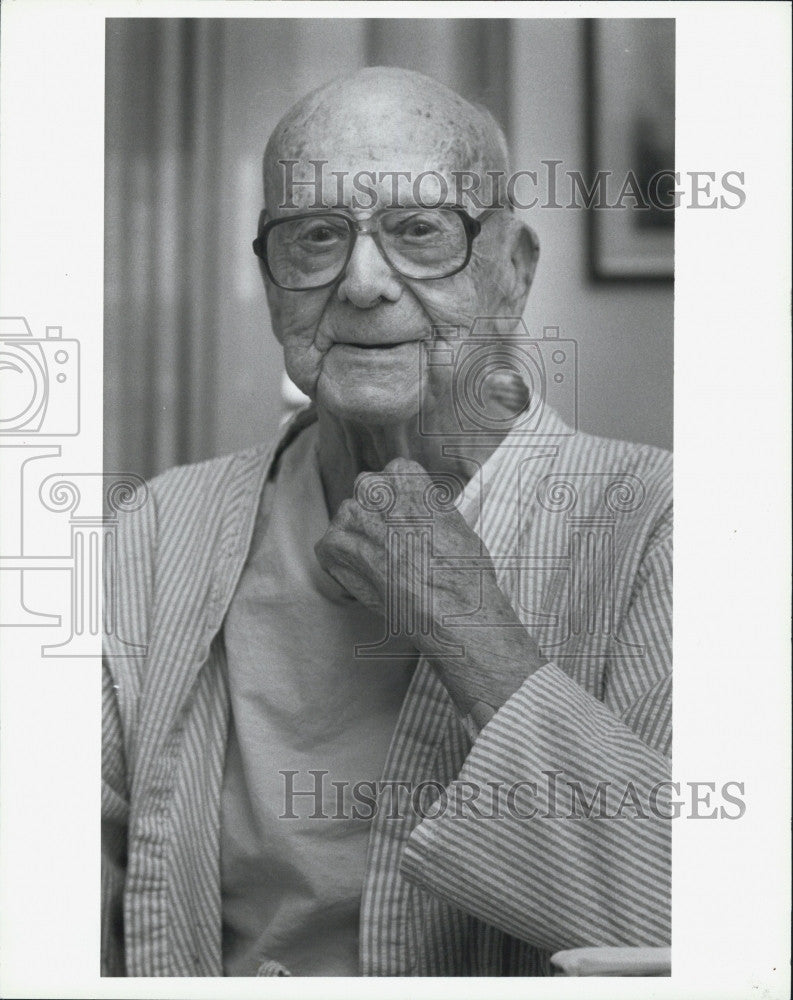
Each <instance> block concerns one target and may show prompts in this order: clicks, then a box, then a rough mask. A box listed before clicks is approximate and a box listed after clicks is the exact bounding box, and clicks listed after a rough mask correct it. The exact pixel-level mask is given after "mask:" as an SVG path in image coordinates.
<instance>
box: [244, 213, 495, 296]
mask: <svg viewBox="0 0 793 1000" xmlns="http://www.w3.org/2000/svg"><path fill="white" fill-rule="evenodd" d="M406 207H408V206H406ZM500 207H501V206H497V207H494V208H488V209H486V210H485V211H484V212H482V214H481V215H479V216H477V218H474V217H473V216H472V215H469V214H468V212H466V211H465V209H464V208H458V207H457V206H456V205H439V206H438V207H437V208H431V209H425V210H424V211H429V212H454V214H455V215H458V216H459V217H460V218H461V219H462V222H463V227H464V228H465V235H466V238H467V240H468V245H467V248H466V251H465V259H464V260H463V262H462V264H459V265H458V266H456V267H454V268H452V270H451V271H448V272H446V273H445V274H436V275H433V276H432V277H431V278H413V277H411V276H410V275H407V274H403V273H402V271H400V269H399V268H398V267H397V266H396V264H394V263H393V261H392V260H391V259H390V258H389V256H388V254H387V253H386V251H385V250H384V249H383V246H382V244H381V242H380V225H379V219H380V217H381V216H382V215H384V214H385V213H386V212H393V211H399V209H389V208H386V209H383V210H382V212H379V213H377V214H376V215H373V216H370V217H369V218H368V219H362V220H360V221H359V220H358V219H354V218H353V217H352V216H350V215H347V214H346V213H344V212H335V211H328V212H302V213H301V214H300V215H289V216H286V217H284V218H281V219H271V220H270V221H269V222H266V223H265V224H264V225H263V226H261V227H260V229H259V235H258V236H257V237H256V239H255V240H254V241H253V252H254V253H255V254H256V256H257V257H258V258H259V260H261V262H262V264H263V265H264V270H265V273H266V274H267V277H268V278H269V279H270V281H272V283H273V284H274V285H276V286H277V287H278V288H283V289H284V290H285V291H287V292H316V291H318V290H319V289H320V288H330V287H331V286H332V285H335V284H336V282H338V281H340V280H341V278H342V277H343V276H344V272H345V271H346V270H347V265H348V264H349V263H350V259H351V257H352V254H353V251H354V250H355V243H356V241H357V239H358V234H359V233H363V234H366V235H369V236H371V237H372V239H373V240H374V242H375V245H376V246H377V249H378V250H379V251H380V254H381V256H382V257H383V259H384V260H385V262H386V263H387V264H388V266H389V267H391V268H393V269H394V270H395V271H396V272H397V274H399V275H401V276H402V277H403V278H406V279H407V280H408V281H438V280H440V279H441V278H451V277H452V275H454V274H459V273H460V271H463V270H465V268H466V267H468V263H469V261H470V260H471V252H472V250H473V245H474V240H475V239H476V237H477V236H478V235H479V234H480V232H481V231H482V224H483V223H484V222H485V221H486V220H487V219H488V218H489V216H491V215H492V214H493V213H494V212H496V211H498V208H500ZM416 209H417V211H421V207H420V206H416ZM263 215H264V213H262V216H263ZM319 216H322V217H323V218H332V219H342V220H343V221H344V222H345V223H346V224H347V227H348V229H349V231H350V235H351V239H350V245H349V247H348V248H347V256H346V258H345V260H344V263H343V264H342V265H341V267H340V268H339V273H338V274H337V275H336V277H335V278H333V280H332V281H326V282H324V283H323V284H321V285H311V286H310V287H308V288H294V287H292V286H290V285H282V284H281V282H280V281H277V280H276V278H275V277H274V275H273V272H272V271H271V270H270V264H269V262H268V260H267V234H268V233H269V232H270V230H271V229H275V227H276V226H278V225H281V224H282V223H284V222H297V221H298V220H299V219H316V218H317V217H319ZM372 220H378V221H377V225H375V226H369V225H368V224H369V223H370V222H372Z"/></svg>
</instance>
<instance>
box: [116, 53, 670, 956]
mask: <svg viewBox="0 0 793 1000" xmlns="http://www.w3.org/2000/svg"><path fill="white" fill-rule="evenodd" d="M318 164H322V171H321V172H320V173H318V166H317V165H318ZM506 170H507V161H506V152H505V143H504V140H503V136H502V135H501V133H500V130H499V129H498V127H497V125H496V124H495V122H494V121H493V120H492V118H491V117H490V116H489V115H488V114H487V113H486V112H484V111H482V110H480V109H478V108H475V107H473V106H471V105H470V104H468V103H467V102H465V101H464V100H462V99H461V98H460V97H459V96H457V95H456V94H454V93H453V92H451V91H449V90H447V89H445V88H444V87H442V86H440V85H439V84H437V83H436V82H434V81H432V80H430V79H428V78H426V77H423V76H419V75H417V74H413V73H407V72H404V71H399V70H394V69H381V68H378V69H368V70H364V71H361V72H359V73H358V74H356V75H355V76H353V77H351V78H349V79H344V80H340V81H336V82H333V83H331V84H330V85H328V86H326V87H324V88H322V89H320V90H319V91H316V92H314V93H312V94H310V95H309V96H308V97H306V98H305V99H303V100H302V101H301V102H299V103H298V104H297V105H296V106H295V107H294V108H293V109H292V110H291V111H290V112H289V113H288V114H287V115H286V117H285V118H284V119H283V120H282V121H281V122H280V123H279V125H278V126H277V127H276V129H275V131H274V132H273V135H272V136H271V138H270V141H269V143H268V146H267V150H266V153H265V161H264V186H265V209H264V211H263V212H262V217H261V219H260V225H259V234H258V237H257V239H256V241H255V250H256V253H257V254H258V256H259V258H260V264H261V268H262V273H263V278H264V284H265V288H266V292H267V299H268V303H269V307H270V313H271V316H272V322H273V329H274V331H275V334H276V336H277V337H278V339H279V341H280V342H281V344H282V346H283V351H284V359H285V364H286V369H287V372H288V373H289V375H290V376H291V378H292V380H293V381H294V382H295V383H296V384H297V385H298V386H299V387H300V388H301V389H302V390H303V391H304V392H305V393H306V394H307V395H308V396H309V397H310V398H311V401H312V405H311V407H310V408H308V409H307V410H305V411H304V412H302V413H300V414H298V416H297V417H296V418H295V419H294V420H293V421H292V423H291V424H290V425H289V426H288V427H287V428H286V430H285V432H284V433H283V434H282V436H281V438H280V440H279V441H278V442H277V443H276V445H275V446H274V447H267V448H261V449H254V450H252V451H249V452H245V453H242V454H239V455H234V456H230V457H227V458H223V459H218V460H214V461H212V462H208V463H204V464H202V465H198V466H191V467H186V468H180V469H176V470H172V471H171V472H169V473H166V474H165V475H164V476H161V477H160V478H158V479H157V480H155V481H154V482H153V483H152V484H151V487H150V496H149V501H148V503H147V504H146V505H145V506H144V507H143V508H142V509H141V510H140V511H139V512H137V513H135V514H132V515H130V516H129V518H128V520H127V522H126V523H125V524H124V526H123V535H122V544H121V549H120V552H119V560H118V566H119V576H120V579H119V582H118V592H117V593H116V594H114V595H113V598H114V606H115V607H117V608H118V609H119V619H120V620H119V625H118V628H117V629H115V630H114V636H118V637H119V638H114V637H112V636H111V638H110V640H109V641H108V649H107V657H106V661H105V679H106V686H105V731H104V736H105V763H104V786H103V805H104V813H103V819H104V822H103V833H104V853H103V902H104V909H103V968H104V971H105V973H106V974H110V975H124V974H127V975H232V976H252V975H289V974H291V975H422V976H423V975H545V974H548V973H549V971H550V964H549V957H550V955H551V953H553V952H554V951H558V950H559V949H565V948H575V947H579V946H584V945H612V946H625V945H633V946H661V945H665V944H667V943H668V940H669V898H668V896H669V823H668V814H667V812H666V811H665V810H664V808H662V807H661V803H662V802H663V801H664V791H665V786H664V782H665V779H666V777H667V769H668V762H667V756H666V755H667V754H668V752H669V746H670V732H669V730H670V704H669V694H670V665H669V660H670V607H669V605H670V590H671V587H670V566H671V549H670V546H671V520H670V474H669V456H668V455H667V454H665V453H663V452H661V451H659V450H657V449H654V448H651V447H647V446H639V445H630V444H626V443H622V442H615V441H607V440H603V439H597V438H593V437H590V436H588V435H584V434H581V433H575V432H574V429H572V428H569V427H567V426H566V425H565V424H563V423H562V421H561V420H560V419H559V417H558V416H557V415H556V414H555V413H554V412H553V411H552V410H551V409H550V407H549V406H547V405H544V403H545V400H544V398H543V391H542V385H541V379H540V380H538V381H537V383H536V384H534V385H532V386H527V384H526V378H521V377H520V375H521V371H522V368H521V364H522V361H521V359H523V360H524V361H525V365H526V367H525V371H527V372H528V371H529V370H530V369H531V365H532V364H534V366H535V369H534V370H536V371H539V370H540V369H539V367H537V361H536V359H537V356H538V355H537V354H536V352H537V345H536V342H535V343H534V344H532V342H531V339H530V338H527V337H526V335H525V332H524V331H523V328H522V326H521V322H520V320H519V317H520V316H521V315H522V313H523V309H524V305H525V303H526V299H527V295H528V293H529V289H530V285H531V282H532V277H533V274H534V269H535V264H536V261H537V255H538V244H537V240H536V237H535V235H534V233H533V232H532V231H531V230H530V229H529V228H528V227H527V226H526V225H524V224H523V223H521V222H520V221H518V219H517V218H516V217H515V215H514V214H513V212H512V211H511V209H510V208H509V206H508V205H506V204H504V202H503V199H502V198H501V196H500V195H501V193H502V186H501V185H500V184H499V183H498V182H497V181H496V183H495V186H494V190H495V192H496V196H495V197H494V199H493V203H492V204H490V205H489V206H488V207H486V208H482V207H481V201H480V203H479V204H476V201H477V200H478V199H473V198H469V197H466V198H464V199H463V200H464V202H465V203H464V204H461V202H460V197H459V195H460V190H461V186H460V184H459V178H460V177H461V176H465V177H467V178H469V179H470V178H471V177H480V178H485V177H488V176H489V177H490V178H491V179H492V178H498V176H499V174H506ZM488 172H490V173H489V174H488ZM419 176H421V177H423V178H424V179H425V180H427V184H426V185H425V186H419V187H418V188H417V186H416V185H415V184H414V183H412V181H414V180H415V178H417V177H419ZM362 178H363V179H365V184H364V183H362ZM403 180H407V181H408V183H406V184H404V185H402V186H401V187H400V184H399V182H400V181H403ZM430 182H431V183H430ZM432 184H434V185H435V188H434V189H433V188H432ZM463 187H464V188H465V191H466V192H467V193H470V190H471V187H472V185H471V184H470V183H468V184H466V185H464V186H463ZM417 190H418V195H419V196H418V197H417ZM431 190H432V195H431V196H430V192H431ZM474 348H475V350H474ZM472 352H473V353H472ZM532 352H534V353H532ZM474 354H475V355H476V357H477V358H479V359H480V361H481V364H480V363H479V362H476V363H474V362H470V359H471V358H472V357H473V356H474ZM466 359H468V360H466ZM532 359H534V360H532ZM469 362H470V363H469ZM466 365H467V367H466ZM524 374H525V373H524ZM550 377H551V376H550V372H549V373H548V379H550ZM466 379H469V381H468V382H466V381H465V380H466ZM468 404H470V406H469V407H468V409H467V410H465V406H466V405H468ZM461 406H463V409H462V410H461ZM472 408H473V409H472ZM464 410H465V412H463V411H464ZM472 412H473V413H474V416H475V418H476V419H473V418H470V414H471V413H472ZM466 414H468V416H466ZM527 414H528V415H530V416H531V419H527ZM130 643H137V644H138V647H133V646H131V645H130ZM136 648H138V651H139V653H140V655H131V654H132V653H134V652H135V649H136ZM143 649H145V654H144V653H143Z"/></svg>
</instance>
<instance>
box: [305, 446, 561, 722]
mask: <svg viewBox="0 0 793 1000" xmlns="http://www.w3.org/2000/svg"><path fill="white" fill-rule="evenodd" d="M449 478H450V477H448V476H447V477H441V480H440V481H438V482H436V481H435V480H433V478H432V477H430V476H429V475H428V474H427V473H426V472H425V471H424V469H423V468H422V467H421V466H420V465H419V464H418V463H416V462H411V461H408V460H407V459H402V458H398V459H395V460H394V461H392V462H389V464H388V465H387V466H386V467H385V469H384V470H383V472H382V473H377V474H374V473H363V474H362V475H360V476H359V477H358V479H357V480H356V489H355V495H354V496H353V497H352V498H351V499H348V500H345V501H344V502H343V503H342V504H341V506H340V507H339V510H338V512H337V514H336V516H335V517H334V519H333V521H332V522H331V524H330V526H329V527H328V530H327V531H326V533H325V535H324V536H323V537H322V538H321V539H320V541H319V542H318V543H317V545H316V546H315V551H316V554H317V558H318V559H319V562H320V565H321V566H322V567H323V568H324V569H325V571H326V572H327V573H329V574H330V575H331V576H332V577H333V578H334V579H335V580H337V581H338V583H339V584H341V586H342V587H344V589H345V590H346V591H348V593H350V594H351V595H352V596H353V597H355V598H357V599H358V600H359V601H360V602H361V603H362V604H364V605H365V606H366V607H368V608H370V609H372V610H373V611H376V612H378V613H380V614H382V615H383V616H384V617H385V619H386V622H387V624H388V629H389V632H395V633H398V634H400V635H403V636H407V637H409V638H410V639H411V640H412V641H413V642H414V643H415V645H416V647H417V648H418V650H419V651H420V652H421V653H423V654H425V655H426V656H427V657H428V659H429V661H430V663H431V664H432V665H433V667H434V668H435V669H436V670H438V672H439V674H440V677H441V679H442V681H443V682H444V684H445V685H446V687H447V689H448V690H449V693H450V695H451V697H452V699H453V700H454V702H455V704H456V705H457V708H458V709H459V710H460V711H461V712H462V713H463V714H464V715H465V714H468V713H473V715H474V717H475V718H476V719H477V721H479V722H480V724H481V723H482V722H484V721H486V719H487V718H488V717H489V716H490V715H492V713H493V711H495V710H496V709H498V708H499V707H500V706H501V705H502V704H503V703H504V702H505V701H506V700H507V698H509V697H510V695H512V694H513V693H514V692H515V691H516V690H517V689H518V688H519V687H520V686H521V684H522V683H523V682H524V681H525V679H526V678H527V677H528V676H529V674H531V673H533V671H534V670H536V669H538V668H539V667H540V666H542V665H543V663H545V662H546V661H545V659H544V658H543V657H542V655H541V653H540V650H539V647H538V646H537V643H536V642H535V641H534V639H533V638H532V637H531V636H530V635H529V633H528V632H527V631H526V629H525V628H524V626H523V625H522V623H521V622H520V621H519V619H518V617H517V615H516V614H515V612H514V610H513V608H512V606H511V604H510V603H509V601H508V599H507V598H506V596H505V595H504V593H503V592H502V590H501V589H500V587H499V586H498V583H497V581H496V574H495V570H494V568H493V564H492V560H491V557H490V554H489V553H488V551H487V549H486V548H485V546H484V544H483V542H482V541H481V539H480V538H479V536H478V535H476V533H475V532H474V531H473V530H472V529H471V528H470V527H469V526H468V524H467V522H466V521H465V519H464V518H463V516H462V515H461V514H460V513H459V511H458V510H457V509H456V508H455V507H454V503H453V500H454V496H453V491H452V489H451V488H450V485H449ZM455 616H465V617H464V619H463V620H460V619H459V618H457V619H456V620H455Z"/></svg>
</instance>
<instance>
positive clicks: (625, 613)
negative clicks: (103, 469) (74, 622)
mask: <svg viewBox="0 0 793 1000" xmlns="http://www.w3.org/2000/svg"><path fill="white" fill-rule="evenodd" d="M314 418H315V415H314V413H313V411H311V410H309V411H306V412H304V413H302V414H299V415H298V417H297V418H296V419H295V420H294V421H293V422H292V424H291V425H290V427H289V428H288V429H287V430H286V431H285V433H284V435H283V436H282V438H281V440H280V442H278V443H277V445H276V446H274V447H270V448H256V449H251V450H249V451H246V452H242V453H238V454H235V455H231V456H228V457H224V458H220V459H214V460H212V461H210V462H205V463H201V464H198V465H193V466H186V467H180V468H177V469H172V470H170V471H169V472H167V473H165V474H163V475H162V476H159V477H158V478H157V479H155V480H153V481H152V482H151V483H150V484H149V493H148V499H147V502H146V503H145V504H143V506H142V507H141V508H140V509H139V510H137V511H135V512H132V513H129V514H128V515H126V516H125V517H124V519H123V520H122V522H121V524H120V526H119V531H118V537H117V551H116V552H115V559H114V560H113V562H114V564H115V566H114V571H113V572H112V573H108V574H107V576H108V587H109V590H108V593H107V596H106V598H105V608H106V611H108V613H109V614H110V615H111V616H112V620H109V621H108V623H107V624H106V631H107V632H108V633H109V634H108V636H107V641H106V644H105V657H104V661H103V693H104V713H103V783H102V832H103V856H102V973H103V975H110V976H115V975H118V976H121V975H130V976H219V975H222V974H223V966H222V953H221V885H220V864H219V843H220V793H221V784H222V777H223V765H224V757H225V748H226V741H227V736H228V726H229V701H228V693H227V690H226V688H225V685H224V680H223V674H224V671H223V669H222V668H223V656H224V650H223V641H222V623H223V618H224V616H225V613H226V610H227V609H228V606H229V603H230V601H231V597H232V595H233V593H234V590H235V587H236V584H237V581H238V579H239V576H240V573H241V571H242V567H243V565H244V562H245V559H246V556H247V552H248V548H249V545H250V541H251V536H252V532H253V526H254V522H255V518H256V515H257V509H258V506H259V498H260V496H261V493H262V487H263V484H264V482H265V480H266V477H267V476H268V475H269V474H270V471H271V469H272V467H273V461H274V457H275V455H276V454H277V453H278V451H279V449H282V448H283V447H285V445H286V444H287V443H288V441H289V440H291V439H292V437H293V436H294V435H295V434H296V433H299V431H300V429H301V428H302V427H303V426H305V425H306V423H307V422H309V421H311V420H312V419H314ZM461 509H462V511H463V513H464V515H465V516H466V517H467V519H468V520H469V523H470V524H471V525H472V526H473V527H474V528H475V530H476V532H477V533H478V534H479V536H480V538H481V539H482V541H483V542H484V543H485V545H486V546H487V548H488V551H489V552H490V554H491V556H492V557H493V562H494V565H495V568H496V574H497V577H498V580H499V584H500V586H501V587H502V589H503V590H504V592H505V593H506V594H507V595H508V597H509V598H510V600H511V602H512V604H513V606H514V607H515V610H516V612H517V614H518V615H519V617H520V619H521V621H522V622H523V623H524V624H525V625H526V627H527V628H528V629H529V630H530V631H531V632H532V634H533V635H534V636H535V638H536V639H537V640H538V642H539V643H540V645H541V648H542V650H543V652H544V653H545V655H546V656H547V657H548V658H549V659H550V660H551V662H550V663H549V664H547V665H546V666H544V667H542V668H541V669H540V670H538V671H536V672H535V673H533V674H532V675H531V676H530V677H529V678H528V679H527V681H526V682H525V683H524V684H523V686H522V687H521V688H520V689H519V690H518V691H517V692H516V693H515V694H514V695H513V696H512V697H511V698H510V699H509V700H508V701H507V702H506V703H505V704H504V705H503V706H502V707H501V709H500V710H499V711H498V712H497V713H496V714H495V716H494V717H493V718H492V719H491V720H490V721H489V722H488V723H487V725H486V726H485V727H484V728H483V729H482V731H481V732H478V731H477V730H476V728H475V727H474V726H473V725H472V723H471V721H470V719H461V718H460V717H459V715H458V713H457V712H456V710H455V708H454V707H453V705H452V703H451V701H450V698H449V696H448V694H447V693H446V689H445V688H444V686H443V684H442V683H441V682H440V680H439V679H438V677H437V676H436V674H435V673H434V672H433V671H432V669H430V667H429V666H428V664H427V663H426V662H425V661H424V660H423V659H420V660H419V663H418V666H417V668H416V671H415V674H414V677H413V680H412V682H411V685H410V689H409V691H408V693H407V695H406V697H405V701H404V704H403V706H402V711H401V714H400V717H399V721H398V723H397V726H396V730H395V732H394V735H393V739H392V742H391V746H390V750H389V753H388V757H387V760H386V764H385V768H384V774H383V779H384V780H385V781H389V782H410V783H411V785H412V786H415V785H416V784H417V783H420V782H433V783H435V784H434V785H433V786H432V787H435V788H442V789H443V790H444V792H443V796H442V799H441V800H440V802H439V805H440V804H442V805H443V808H442V809H441V808H439V809H438V814H437V815H435V816H433V815H426V816H425V818H423V816H422V814H420V813H418V812H417V811H416V810H410V809H405V810H401V811H400V812H399V815H398V818H396V819H395V818H392V813H391V810H390V809H380V810H378V811H377V813H376V815H375V816H374V818H373V820H372V827H371V835H370V841H369V851H368V857H367V864H366V870H365V873H364V885H363V895H362V902H361V924H360V972H361V974H362V975H386V976H435V975H440V976H456V975H462V976H480V975H491V976H492V975H495V976H498V975H507V976H509V975H548V974H550V972H551V968H550V963H549V957H550V954H551V953H552V952H554V951H557V950H560V949H567V948H575V947H580V946H586V945H612V946H619V945H634V946H638V945H664V944H668V943H669V937H670V898H669V893H670V835H671V830H670V822H669V819H668V818H666V817H667V816H668V814H669V812H670V810H669V805H668V803H669V795H668V792H667V789H668V785H664V784H663V783H664V782H667V781H668V778H669V754H670V749H671V566H672V556H671V542H672V524H671V456H670V455H669V454H668V453H667V452H664V451H661V450H660V449H657V448H653V447H650V446H645V445H634V444H628V443H625V442H619V441H612V440H606V439H602V438H596V437H593V436H590V435H586V434H582V433H572V432H571V431H570V429H569V428H567V427H565V425H564V424H563V423H562V422H561V421H560V420H559V419H558V418H557V417H556V415H555V414H553V413H552V412H547V413H546V414H545V415H544V417H543V423H542V424H541V426H540V427H539V428H538V429H537V431H536V432H535V433H534V434H532V435H531V436H530V437H527V438H520V437H513V436H509V437H508V438H507V439H506V440H505V441H504V443H503V444H502V445H501V446H500V447H499V448H498V449H497V450H496V452H495V453H494V454H493V455H492V456H491V457H490V458H489V459H488V460H487V461H486V462H484V463H483V464H482V465H481V466H480V468H479V471H478V472H477V473H476V474H475V475H474V476H473V477H472V479H471V481H470V483H469V485H468V487H467V488H466V490H465V493H464V496H463V501H462V507H461ZM428 787H430V786H428ZM472 789H474V790H475V795H476V801H475V803H474V804H473V805H471V802H470V800H471V796H472ZM510 789H513V792H512V793H510V791H509V790H510ZM515 790H520V794H516V792H515ZM510 796H512V797H510ZM592 803H596V808H595V809H594V810H593V809H591V808H590V807H591V805H592ZM653 806H655V808H652V807H653ZM425 812H426V813H431V810H429V809H427V810H425ZM280 971H281V970H280V967H279V966H278V963H277V962H275V961H273V962H265V963H263V966H262V968H261V970H260V974H262V975H273V974H276V975H277V974H279V972H280Z"/></svg>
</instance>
